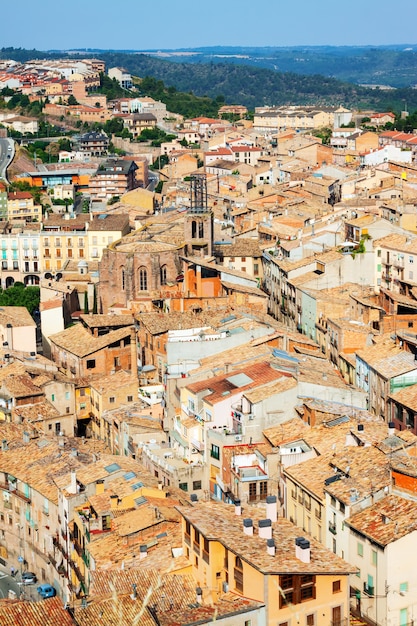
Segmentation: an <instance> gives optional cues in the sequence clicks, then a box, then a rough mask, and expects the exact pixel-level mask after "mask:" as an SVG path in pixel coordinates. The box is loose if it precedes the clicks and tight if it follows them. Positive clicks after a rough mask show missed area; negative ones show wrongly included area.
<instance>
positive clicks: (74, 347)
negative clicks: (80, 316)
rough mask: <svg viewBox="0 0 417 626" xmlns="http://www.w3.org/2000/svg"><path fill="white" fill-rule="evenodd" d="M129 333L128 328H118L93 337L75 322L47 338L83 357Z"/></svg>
mask: <svg viewBox="0 0 417 626" xmlns="http://www.w3.org/2000/svg"><path fill="white" fill-rule="evenodd" d="M128 335H130V328H129V327H128V328H120V329H118V330H113V331H111V332H109V333H107V334H105V335H100V336H99V337H94V336H93V335H92V334H91V333H90V332H89V331H88V330H86V329H85V328H84V327H83V326H81V324H75V325H74V326H70V327H69V328H66V329H65V330H63V331H61V332H59V333H56V334H55V335H51V336H50V337H49V340H50V341H51V342H52V343H53V344H55V345H56V346H58V347H59V348H61V349H63V350H66V351H67V352H70V353H71V354H74V355H75V356H77V357H79V358H83V357H85V356H87V355H89V354H93V353H94V352H98V351H99V350H103V349H104V348H106V347H107V346H109V345H110V344H112V343H114V342H116V341H120V340H121V339H123V338H124V337H127V336H128Z"/></svg>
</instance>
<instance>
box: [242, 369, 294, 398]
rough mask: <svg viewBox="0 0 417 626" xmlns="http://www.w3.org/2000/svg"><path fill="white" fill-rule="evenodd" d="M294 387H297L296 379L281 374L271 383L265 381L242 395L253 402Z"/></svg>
mask: <svg viewBox="0 0 417 626" xmlns="http://www.w3.org/2000/svg"><path fill="white" fill-rule="evenodd" d="M295 387H297V381H296V380H295V379H294V378H292V377H288V376H282V378H279V379H278V380H276V381H273V382H272V383H267V384H266V385H262V386H261V387H257V388H255V389H253V390H251V391H246V392H245V393H244V394H243V395H244V396H245V398H247V399H248V400H249V402H251V403H252V404H255V403H256V402H261V401H262V400H264V399H266V398H270V397H271V396H274V395H276V394H279V393H283V392H285V391H289V390H290V389H294V388H295Z"/></svg>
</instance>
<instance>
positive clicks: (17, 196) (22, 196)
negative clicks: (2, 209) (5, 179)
mask: <svg viewBox="0 0 417 626" xmlns="http://www.w3.org/2000/svg"><path fill="white" fill-rule="evenodd" d="M7 198H8V200H30V199H31V198H32V196H31V194H30V193H29V192H28V191H11V192H10V193H8V194H7Z"/></svg>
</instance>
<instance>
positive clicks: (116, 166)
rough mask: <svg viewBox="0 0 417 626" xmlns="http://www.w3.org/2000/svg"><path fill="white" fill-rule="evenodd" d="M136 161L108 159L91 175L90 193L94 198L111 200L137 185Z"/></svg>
mask: <svg viewBox="0 0 417 626" xmlns="http://www.w3.org/2000/svg"><path fill="white" fill-rule="evenodd" d="M136 170H137V165H136V163H135V162H134V161H125V160H123V159H108V160H107V161H105V162H104V163H102V164H101V165H100V166H99V168H98V170H97V171H96V173H95V174H93V176H91V177H90V182H89V187H88V189H89V193H90V195H91V197H92V199H93V200H109V199H110V198H112V197H115V196H119V197H120V196H122V195H123V194H124V193H126V192H127V191H131V190H132V189H135V187H137V186H138V185H137V181H136V175H135V172H136Z"/></svg>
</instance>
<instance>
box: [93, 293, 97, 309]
mask: <svg viewBox="0 0 417 626" xmlns="http://www.w3.org/2000/svg"><path fill="white" fill-rule="evenodd" d="M93 314H94V315H97V292H96V290H95V289H94V296H93Z"/></svg>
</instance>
